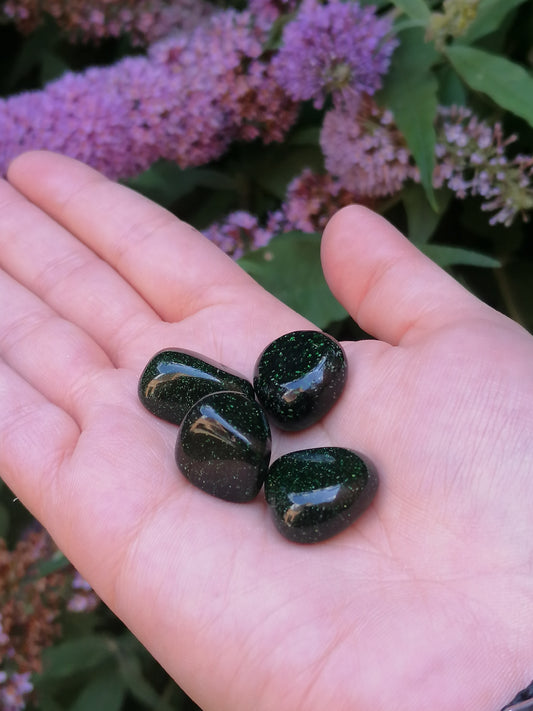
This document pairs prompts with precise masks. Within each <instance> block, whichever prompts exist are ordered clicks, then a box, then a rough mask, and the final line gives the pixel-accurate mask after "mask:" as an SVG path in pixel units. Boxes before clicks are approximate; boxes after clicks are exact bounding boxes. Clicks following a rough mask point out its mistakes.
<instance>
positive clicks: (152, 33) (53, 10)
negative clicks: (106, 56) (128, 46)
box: [0, 0, 214, 44]
mask: <svg viewBox="0 0 533 711" xmlns="http://www.w3.org/2000/svg"><path fill="white" fill-rule="evenodd" d="M213 11H214V7H213V6H212V5H211V4H210V3H208V2H206V1H205V0H179V2H170V3H169V2H168V0H119V1H118V2H117V1H116V0H91V2H90V3H88V2H86V1H85V0H68V2H65V0H40V2H35V0H6V2H5V3H3V7H2V9H1V10H0V13H3V15H4V16H5V17H7V18H9V19H10V20H11V21H13V22H15V24H16V25H17V27H18V28H19V29H20V30H21V31H23V32H30V31H33V30H34V29H35V28H36V27H37V26H38V25H39V24H40V23H41V22H42V21H43V19H44V16H45V14H48V15H51V16H52V17H53V18H54V19H55V21H56V22H57V24H58V25H59V26H60V27H61V28H62V29H63V30H64V31H65V32H66V33H67V35H68V37H69V38H71V39H73V40H79V39H82V40H95V39H96V40H99V39H102V38H104V37H118V36H120V35H124V34H126V33H127V34H129V36H130V38H131V39H132V41H133V43H134V44H147V43H150V42H153V41H155V40H157V39H160V38H161V37H164V36H166V35H168V34H169V32H171V31H175V30H177V29H185V30H191V29H192V28H193V27H195V26H196V25H197V24H199V22H200V21H201V20H202V19H203V18H204V17H206V16H207V15H210V14H211V13H212V12H213Z"/></svg>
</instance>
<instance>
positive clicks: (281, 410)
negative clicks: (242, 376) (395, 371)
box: [254, 331, 347, 431]
mask: <svg viewBox="0 0 533 711" xmlns="http://www.w3.org/2000/svg"><path fill="white" fill-rule="evenodd" d="M346 375H347V363H346V356H345V354H344V351H343V349H342V347H341V345H340V344H339V343H337V341H336V340H335V339H334V338H332V337H331V336H328V335H326V334H325V333H322V332H321V331H293V332H292V333H287V334H285V335H284V336H281V337H280V338H277V339H276V340H275V341H273V342H272V343H271V344H270V345H269V346H267V347H266V348H265V350H264V351H263V352H262V353H261V355H260V356H259V358H258V360H257V363H256V366H255V373H254V388H255V392H256V394H257V398H258V400H259V401H260V402H261V404H262V405H263V407H264V408H265V410H266V411H267V412H268V414H269V415H270V417H271V418H272V422H274V423H275V424H276V425H277V426H278V427H280V428H281V429H284V430H291V431H296V430H303V429H305V428H306V427H309V426H310V425H313V424H315V422H318V420H320V419H321V418H322V417H323V416H324V415H325V414H326V413H327V412H328V411H329V410H330V408H331V407H332V406H333V404H334V402H335V401H336V400H337V398H338V397H339V395H340V394H341V392H342V389H343V387H344V383H345V381H346Z"/></svg>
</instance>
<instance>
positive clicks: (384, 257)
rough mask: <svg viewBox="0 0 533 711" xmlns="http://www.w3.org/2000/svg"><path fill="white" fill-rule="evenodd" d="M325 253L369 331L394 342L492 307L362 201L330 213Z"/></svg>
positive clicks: (329, 269) (337, 288)
mask: <svg viewBox="0 0 533 711" xmlns="http://www.w3.org/2000/svg"><path fill="white" fill-rule="evenodd" d="M321 258H322V266H323V270H324V275H325V277H326V280H327V282H328V284H329V287H330V289H331V291H332V292H333V294H334V295H335V297H336V298H337V299H338V301H339V302H340V303H341V304H342V305H343V306H344V307H345V309H346V310H347V311H348V313H349V314H350V315H351V316H352V317H353V318H354V319H355V321H357V323H358V324H359V325H360V326H361V328H363V329H364V330H365V331H366V332H367V333H370V334H371V335H373V336H375V337H376V338H379V339H381V340H384V341H386V342H388V343H390V344H392V345H398V344H399V343H400V342H402V341H404V339H406V338H409V339H412V338H413V337H416V335H417V334H419V333H420V332H425V333H427V331H431V330H437V329H439V328H441V327H442V326H445V325H447V324H449V323H454V322H458V321H460V320H463V321H464V320H468V319H472V318H479V317H480V316H481V315H482V314H483V311H490V310H491V309H489V307H488V306H486V305H485V304H483V303H482V302H481V301H479V300H478V299H476V298H475V297H474V296H472V294H470V293H469V292H468V291H467V290H466V289H464V288H463V287H462V286H461V285H460V284H458V283H457V282H456V281H455V280H454V279H453V277H451V276H450V275H449V274H447V273H446V272H445V271H443V270H442V269H441V268H440V267H438V266H437V265H436V264H435V263H434V262H432V261H431V260H430V259H429V258H428V257H426V256H425V255H424V254H422V252H420V251H419V250H418V249H417V248H416V247H415V246H414V245H413V244H411V243H410V242H409V241H408V240H407V239H406V238H405V237H403V235H402V234H401V233H400V232H398V230H396V228H394V227H393V226H392V225H391V224H390V223H389V222H387V220H385V219H384V218H383V217H380V216H379V215H377V214H376V213H374V212H372V211H371V210H368V209H367V208H365V207H362V206H359V205H352V206H349V207H345V208H343V209H342V210H340V211H339V212H337V213H336V214H335V215H334V216H333V217H332V218H331V220H330V221H329V223H328V224H327V226H326V229H325V231H324V236H323V239H322V253H321Z"/></svg>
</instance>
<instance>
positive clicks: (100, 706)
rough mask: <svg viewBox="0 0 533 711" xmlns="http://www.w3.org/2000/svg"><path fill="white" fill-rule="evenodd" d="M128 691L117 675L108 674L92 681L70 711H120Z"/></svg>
mask: <svg viewBox="0 0 533 711" xmlns="http://www.w3.org/2000/svg"><path fill="white" fill-rule="evenodd" d="M125 695H126V690H125V688H124V686H123V684H122V681H121V679H120V678H119V677H118V676H117V674H116V673H110V672H106V673H104V674H100V675H99V676H97V677H96V678H95V679H92V681H90V682H89V683H88V684H87V686H85V687H84V689H83V691H82V692H81V693H80V694H79V696H78V698H77V699H76V701H75V702H74V703H73V704H72V705H71V706H70V709H69V711H97V710H98V711H120V709H121V708H122V704H123V703H124V697H125Z"/></svg>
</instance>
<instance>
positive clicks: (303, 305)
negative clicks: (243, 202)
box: [238, 232, 346, 328]
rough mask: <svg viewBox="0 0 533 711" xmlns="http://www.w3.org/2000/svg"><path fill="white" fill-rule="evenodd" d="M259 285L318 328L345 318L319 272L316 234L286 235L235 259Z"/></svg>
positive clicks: (318, 245)
mask: <svg viewBox="0 0 533 711" xmlns="http://www.w3.org/2000/svg"><path fill="white" fill-rule="evenodd" d="M238 263H239V264H240V266H241V267H242V268H243V269H244V270H245V271H247V272H248V274H250V275H251V276H252V277H253V278H254V279H255V280H256V281H257V282H259V284H261V286H263V287H264V288H265V289H267V290H268V291H270V293H271V294H274V296H276V297H277V298H278V299H280V300H281V301H283V302H284V303H285V304H287V306H290V307H291V308H292V309H294V310H295V311H297V312H298V313H300V314H302V316H305V317H306V318H308V319H309V320H310V321H312V322H313V323H315V324H316V325H317V326H319V327H320V328H325V327H326V326H327V325H328V324H329V323H331V322H332V321H340V320H341V319H343V318H345V316H346V311H345V310H344V309H343V307H342V306H341V305H340V304H339V302H338V301H336V299H335V298H334V297H333V295H332V293H331V291H330V290H329V287H328V285H327V283H326V280H325V278H324V275H323V273H322V265H321V262H320V235H318V234H307V233H305V232H287V233H285V234H281V235H278V236H276V237H274V238H273V239H272V240H271V241H270V242H269V243H268V245H267V246H266V247H263V248H261V249H258V250H256V251H254V252H251V253H250V254H247V255H245V256H244V257H241V259H239V262H238Z"/></svg>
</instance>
